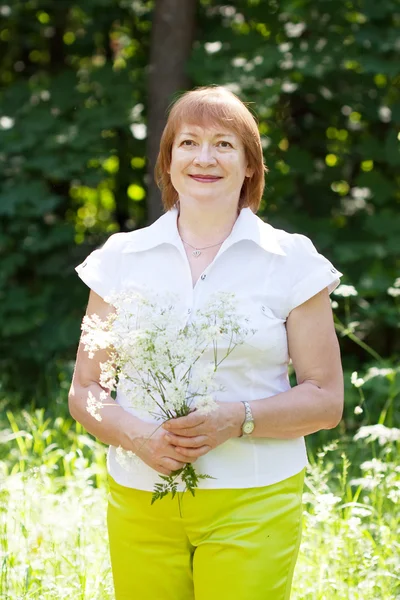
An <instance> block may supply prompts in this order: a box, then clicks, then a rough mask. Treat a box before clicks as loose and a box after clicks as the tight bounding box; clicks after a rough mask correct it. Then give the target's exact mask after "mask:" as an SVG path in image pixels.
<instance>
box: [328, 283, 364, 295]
mask: <svg viewBox="0 0 400 600" xmlns="http://www.w3.org/2000/svg"><path fill="white" fill-rule="evenodd" d="M333 293H334V294H335V296H341V297H342V298H349V297H350V296H358V292H357V290H356V288H355V287H354V286H353V285H344V284H342V285H339V286H338V287H337V288H336V289H335V290H334V292H333Z"/></svg>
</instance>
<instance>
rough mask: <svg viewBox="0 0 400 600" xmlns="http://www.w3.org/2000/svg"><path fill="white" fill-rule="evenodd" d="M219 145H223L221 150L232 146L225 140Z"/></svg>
mask: <svg viewBox="0 0 400 600" xmlns="http://www.w3.org/2000/svg"><path fill="white" fill-rule="evenodd" d="M219 143H220V144H224V145H223V146H222V147H223V148H232V144H231V143H230V142H226V141H225V140H222V141H221V142H219Z"/></svg>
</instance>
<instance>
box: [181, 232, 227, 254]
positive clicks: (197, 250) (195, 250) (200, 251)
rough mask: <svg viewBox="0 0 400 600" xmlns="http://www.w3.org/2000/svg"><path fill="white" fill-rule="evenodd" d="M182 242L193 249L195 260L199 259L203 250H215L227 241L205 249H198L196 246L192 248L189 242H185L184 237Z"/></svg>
mask: <svg viewBox="0 0 400 600" xmlns="http://www.w3.org/2000/svg"><path fill="white" fill-rule="evenodd" d="M181 240H182V242H183V243H184V244H186V245H187V246H189V248H193V250H192V254H193V256H194V257H195V258H198V257H199V256H200V254H201V253H202V251H203V250H207V248H215V247H216V246H220V245H221V244H223V243H224V241H225V240H222V242H219V243H218V244H212V246H204V248H196V246H192V245H191V244H189V242H185V240H184V239H183V238H182V237H181Z"/></svg>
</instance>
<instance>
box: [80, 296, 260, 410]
mask: <svg viewBox="0 0 400 600" xmlns="http://www.w3.org/2000/svg"><path fill="white" fill-rule="evenodd" d="M106 301H107V302H108V303H109V304H111V305H112V306H113V307H114V309H115V312H114V313H111V314H110V315H109V317H108V318H107V319H106V320H105V321H101V320H100V318H99V317H98V316H97V315H92V316H86V317H85V318H84V321H83V324H82V331H83V336H82V341H83V343H84V347H85V350H86V351H87V352H89V356H91V357H93V356H94V353H95V352H96V350H99V349H107V351H108V354H109V360H108V361H106V362H104V363H100V368H101V376H100V385H101V386H102V387H104V388H106V389H107V390H110V391H111V390H115V389H116V387H117V385H118V389H119V390H120V391H121V393H122V394H123V395H124V396H125V397H126V398H127V399H128V400H129V403H130V405H131V407H132V408H136V409H139V410H141V411H145V412H146V413H148V414H150V415H152V416H153V417H155V418H156V419H162V420H165V419H168V418H173V417H179V416H184V415H186V414H188V413H189V412H190V411H191V410H193V409H197V410H199V411H201V412H203V413H205V414H206V413H209V412H211V411H212V410H214V409H215V408H217V404H216V402H215V401H214V398H213V394H214V393H215V392H216V391H217V390H220V389H221V388H220V387H219V386H218V385H217V384H216V382H215V374H216V371H217V369H218V367H219V365H220V364H221V363H222V362H223V361H224V360H225V359H226V358H227V356H229V354H230V353H231V352H232V351H233V350H234V348H235V347H236V346H238V345H239V344H243V343H244V342H245V340H246V338H247V336H248V335H249V334H254V333H255V331H254V330H249V329H248V327H247V323H248V319H246V318H245V317H244V316H243V315H241V314H239V313H238V311H237V302H236V298H235V295H234V294H231V293H226V292H220V293H217V294H215V295H214V296H213V297H212V298H211V300H210V302H209V304H208V305H207V306H206V307H205V309H204V310H202V311H197V312H196V314H195V315H194V318H193V320H191V321H189V322H188V323H186V319H184V320H183V319H182V313H181V312H180V311H179V309H178V308H177V307H178V306H179V298H177V297H176V296H174V295H171V294H164V295H160V294H157V293H154V292H151V291H150V290H146V296H143V295H141V294H139V293H137V292H136V291H135V292H133V291H130V290H127V291H125V292H123V293H120V294H114V295H112V296H109V297H108V298H106ZM206 353H207V355H206ZM96 402H97V401H96V400H95V399H94V397H93V395H92V397H90V398H88V410H89V407H90V412H91V414H93V416H95V415H96V416H95V418H98V416H99V415H98V408H99V406H98V404H97V403H96Z"/></svg>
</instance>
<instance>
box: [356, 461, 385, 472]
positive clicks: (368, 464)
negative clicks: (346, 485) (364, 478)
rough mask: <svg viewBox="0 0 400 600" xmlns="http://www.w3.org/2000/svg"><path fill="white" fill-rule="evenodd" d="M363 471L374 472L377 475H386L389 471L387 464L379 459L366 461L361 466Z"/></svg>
mask: <svg viewBox="0 0 400 600" xmlns="http://www.w3.org/2000/svg"><path fill="white" fill-rule="evenodd" d="M360 469H361V470H362V471H374V472H375V473H386V472H387V470H388V465H387V463H384V462H382V461H381V460H379V459H377V458H373V459H372V460H366V461H364V462H363V463H361V465H360Z"/></svg>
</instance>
